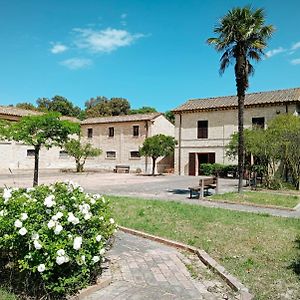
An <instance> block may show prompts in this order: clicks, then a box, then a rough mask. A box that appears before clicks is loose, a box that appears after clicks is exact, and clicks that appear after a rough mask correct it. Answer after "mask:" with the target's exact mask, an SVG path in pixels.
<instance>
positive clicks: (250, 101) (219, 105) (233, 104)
mask: <svg viewBox="0 0 300 300" xmlns="http://www.w3.org/2000/svg"><path fill="white" fill-rule="evenodd" d="M291 102H300V88H293V89H285V90H276V91H269V92H259V93H251V94H246V96H245V107H247V106H257V105H259V106H264V105H266V106H267V105H272V104H276V103H278V104H279V103H291ZM237 105H238V98H237V96H224V97H214V98H203V99H193V100H188V101H187V102H186V103H184V104H182V105H181V106H179V107H177V108H175V109H174V110H173V112H174V113H179V112H184V111H201V110H217V109H228V108H237Z"/></svg>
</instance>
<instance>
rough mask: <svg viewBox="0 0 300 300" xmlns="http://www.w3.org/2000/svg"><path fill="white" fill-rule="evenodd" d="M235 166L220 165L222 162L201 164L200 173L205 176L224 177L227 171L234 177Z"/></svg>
mask: <svg viewBox="0 0 300 300" xmlns="http://www.w3.org/2000/svg"><path fill="white" fill-rule="evenodd" d="M236 172H237V166H235V165H222V164H201V165H200V174H201V175H206V176H211V175H214V176H220V177H226V176H227V175H228V173H232V174H233V175H234V177H235V174H236Z"/></svg>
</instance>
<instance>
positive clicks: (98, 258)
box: [92, 255, 100, 263]
mask: <svg viewBox="0 0 300 300" xmlns="http://www.w3.org/2000/svg"><path fill="white" fill-rule="evenodd" d="M99 260H100V257H99V256H98V255H96V256H94V257H93V258H92V261H93V262H94V263H97V262H98V261H99Z"/></svg>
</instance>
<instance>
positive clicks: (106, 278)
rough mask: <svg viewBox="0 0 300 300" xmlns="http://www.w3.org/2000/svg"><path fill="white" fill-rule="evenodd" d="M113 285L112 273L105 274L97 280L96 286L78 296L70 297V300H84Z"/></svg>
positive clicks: (84, 290) (80, 292) (88, 288)
mask: <svg viewBox="0 0 300 300" xmlns="http://www.w3.org/2000/svg"><path fill="white" fill-rule="evenodd" d="M111 283H112V276H111V274H110V272H104V273H103V275H102V276H101V277H100V278H99V279H97V282H96V284H94V285H90V286H88V287H87V288H85V289H83V290H81V291H79V294H78V295H75V296H72V297H70V298H69V299H68V300H84V299H85V298H86V297H88V296H90V295H91V294H93V293H95V292H97V291H99V290H101V289H103V288H105V287H107V286H109V285H110V284H111Z"/></svg>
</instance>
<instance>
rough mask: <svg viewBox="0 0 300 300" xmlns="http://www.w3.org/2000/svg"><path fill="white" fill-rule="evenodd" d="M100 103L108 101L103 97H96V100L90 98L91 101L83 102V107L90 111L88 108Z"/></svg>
mask: <svg viewBox="0 0 300 300" xmlns="http://www.w3.org/2000/svg"><path fill="white" fill-rule="evenodd" d="M101 101H108V99H107V98H106V97H105V96H97V97H96V98H91V99H89V100H87V101H85V103H84V106H85V108H86V109H90V108H92V107H94V106H96V105H97V104H98V103H100V102H101Z"/></svg>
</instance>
